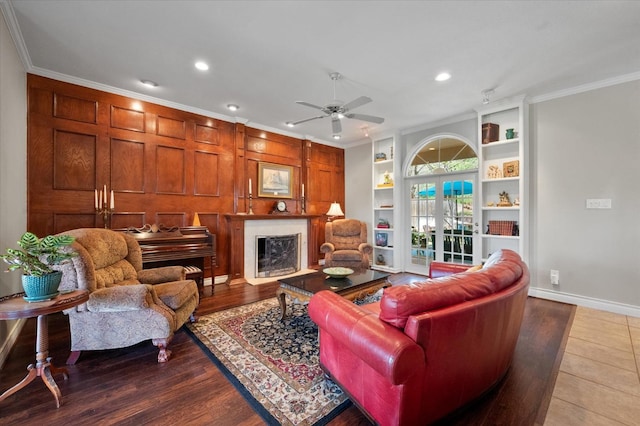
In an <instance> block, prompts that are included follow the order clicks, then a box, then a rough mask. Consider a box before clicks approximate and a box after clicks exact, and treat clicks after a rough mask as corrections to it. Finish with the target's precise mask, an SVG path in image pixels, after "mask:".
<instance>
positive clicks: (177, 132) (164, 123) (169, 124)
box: [156, 117, 186, 139]
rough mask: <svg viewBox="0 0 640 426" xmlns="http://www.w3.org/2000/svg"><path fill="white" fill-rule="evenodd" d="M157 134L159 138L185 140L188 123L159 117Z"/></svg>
mask: <svg viewBox="0 0 640 426" xmlns="http://www.w3.org/2000/svg"><path fill="white" fill-rule="evenodd" d="M156 132H157V134H158V135H159V136H168V137H170V138H177V139H185V138H186V123H185V122H184V121H183V120H174V119H172V118H168V117H158V121H157V125H156Z"/></svg>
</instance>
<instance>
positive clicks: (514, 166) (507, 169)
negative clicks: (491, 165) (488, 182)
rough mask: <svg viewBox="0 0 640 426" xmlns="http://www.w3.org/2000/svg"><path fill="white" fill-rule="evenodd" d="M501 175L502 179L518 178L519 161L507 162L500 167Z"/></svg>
mask: <svg viewBox="0 0 640 426" xmlns="http://www.w3.org/2000/svg"><path fill="white" fill-rule="evenodd" d="M502 174H503V175H504V177H518V176H520V161H518V160H515V161H507V162H506V163H504V164H503V165H502Z"/></svg>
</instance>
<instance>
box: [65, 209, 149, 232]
mask: <svg viewBox="0 0 640 426" xmlns="http://www.w3.org/2000/svg"><path fill="white" fill-rule="evenodd" d="M116 206H117V204H116ZM100 223H101V226H104V224H102V222H100ZM146 223H148V222H147V216H146V214H145V213H144V212H120V211H115V212H114V213H113V214H112V215H111V225H110V228H113V229H123V228H131V227H134V228H142V227H143V226H144V225H145V224H146ZM68 229H72V228H68Z"/></svg>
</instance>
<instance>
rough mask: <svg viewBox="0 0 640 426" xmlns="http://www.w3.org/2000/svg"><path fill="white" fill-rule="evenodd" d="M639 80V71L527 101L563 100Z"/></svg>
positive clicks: (534, 97)
mask: <svg viewBox="0 0 640 426" xmlns="http://www.w3.org/2000/svg"><path fill="white" fill-rule="evenodd" d="M635 80H640V71H639V72H634V73H631V74H624V75H620V76H617V77H613V78H608V79H605V80H600V81H595V82H593V83H587V84H582V85H580V86H575V87H570V88H568V89H562V90H558V91H556V92H551V93H546V94H544V95H540V96H533V97H531V98H530V99H529V103H532V104H535V103H539V102H545V101H550V100H552V99H557V98H563V97H565V96H571V95H577V94H579V93H584V92H589V91H591V90H596V89H602V88H605V87H609V86H615V85H617V84H622V83H628V82H630V81H635Z"/></svg>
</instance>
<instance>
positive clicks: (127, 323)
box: [58, 228, 199, 364]
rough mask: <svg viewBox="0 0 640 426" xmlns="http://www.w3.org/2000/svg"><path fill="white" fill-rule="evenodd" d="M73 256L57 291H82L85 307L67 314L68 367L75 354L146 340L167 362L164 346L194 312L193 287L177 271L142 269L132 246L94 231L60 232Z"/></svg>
mask: <svg viewBox="0 0 640 426" xmlns="http://www.w3.org/2000/svg"><path fill="white" fill-rule="evenodd" d="M64 234H66V235H71V236H73V237H75V241H74V243H73V244H72V245H71V246H70V248H69V249H70V250H72V251H75V252H77V253H78V256H76V257H74V258H73V259H72V261H71V262H69V263H67V264H64V265H60V266H59V267H58V269H60V270H61V271H62V282H61V284H60V290H61V291H65V290H88V291H89V300H88V301H87V302H86V303H83V304H81V305H78V306H76V307H73V308H70V309H67V310H65V311H64V313H65V314H67V315H69V324H70V329H71V355H70V356H69V359H68V360H67V364H74V363H75V362H76V361H77V360H78V357H79V356H80V351H84V350H103V349H114V348H123V347H127V346H131V345H134V344H136V343H139V342H142V341H144V340H148V339H151V341H152V343H153V344H154V345H156V346H157V347H158V348H159V349H160V352H159V353H158V362H165V361H167V360H168V359H169V355H170V353H171V351H169V350H167V349H166V347H167V344H168V343H169V341H170V340H171V338H172V337H173V333H174V332H175V331H176V330H178V329H179V328H180V327H181V326H182V325H183V324H184V323H185V322H186V321H187V320H188V319H191V320H192V321H193V320H195V318H194V316H193V313H194V311H195V309H196V307H197V306H198V302H199V295H198V287H197V285H196V283H195V281H193V280H186V279H185V269H184V268H183V267H182V266H167V267H163V268H155V269H142V252H141V250H140V246H139V245H138V242H137V241H136V240H135V239H134V238H133V237H131V236H130V235H127V234H125V233H121V232H116V231H111V230H109V229H100V228H83V229H74V230H71V231H65V232H64Z"/></svg>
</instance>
